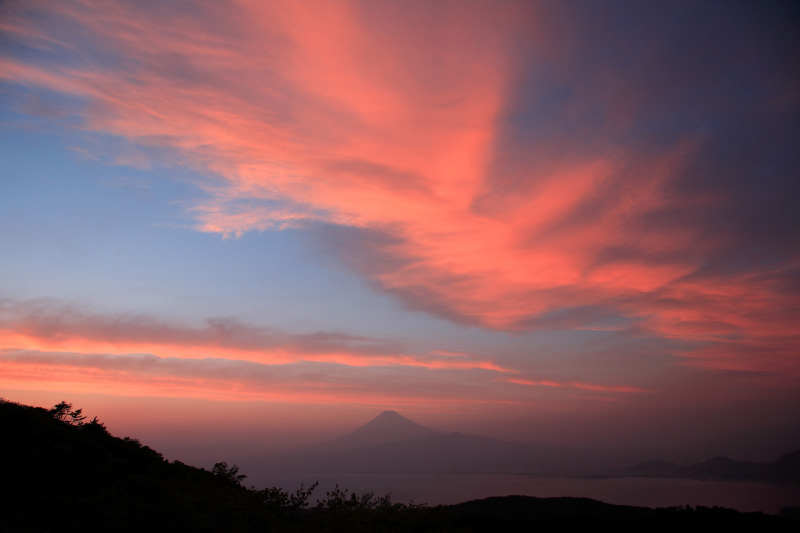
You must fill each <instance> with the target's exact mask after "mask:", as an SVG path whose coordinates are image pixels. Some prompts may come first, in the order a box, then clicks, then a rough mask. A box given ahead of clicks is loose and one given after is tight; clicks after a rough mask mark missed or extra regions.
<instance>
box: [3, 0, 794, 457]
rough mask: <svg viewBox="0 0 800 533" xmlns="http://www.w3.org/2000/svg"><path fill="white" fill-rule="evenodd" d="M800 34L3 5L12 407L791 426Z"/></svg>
mask: <svg viewBox="0 0 800 533" xmlns="http://www.w3.org/2000/svg"><path fill="white" fill-rule="evenodd" d="M798 23H800V8H798V5H797V3H795V2H790V1H785V2H782V1H775V0H772V1H764V2H737V1H725V2H717V1H706V2H682V1H652V2H635V1H632V0H630V1H614V0H611V1H604V2H600V1H593V0H583V1H578V0H564V1H560V2H550V1H542V2H537V1H523V2H514V1H492V2H488V1H478V0H476V1H444V0H443V1H437V2H429V1H413V0H411V1H405V2H390V1H380V0H379V1H350V0H337V1H304V2H294V1H282V0H271V1H269V2H262V1H251V0H231V1H216V0H215V1H191V2H189V1H172V2H157V1H152V2H151V1H141V2H126V1H113V0H106V1H97V2H95V1H90V0H83V1H78V0H75V1H73V0H59V1H46V0H27V1H21V0H9V1H6V2H3V3H2V4H0V114H1V115H0V116H2V122H1V124H2V127H1V128H0V273H1V275H0V396H2V397H4V398H6V399H8V400H13V401H20V402H23V403H29V404H33V405H42V406H50V405H53V404H55V403H57V402H59V401H61V400H66V401H68V402H71V403H73V404H75V406H76V407H78V406H80V407H82V408H84V410H85V412H86V413H89V414H90V415H92V416H93V415H97V416H98V418H100V419H101V420H103V421H105V422H106V424H107V425H108V427H109V429H110V430H111V432H112V433H113V434H116V435H120V436H121V435H132V436H135V437H138V438H142V440H143V441H145V442H148V443H150V442H152V443H154V444H155V445H156V447H158V446H159V445H161V446H162V447H163V446H166V447H167V448H168V449H177V448H169V446H178V445H179V444H181V443H184V444H185V443H186V442H189V441H191V442H194V443H198V442H200V443H202V442H210V441H212V440H215V439H216V440H219V439H224V438H226V439H231V440H248V439H249V440H260V441H262V442H265V443H267V442H268V443H271V444H280V443H289V442H290V441H292V439H295V440H298V441H299V440H303V439H307V440H313V439H314V438H319V437H322V436H330V435H334V434H336V433H337V432H338V433H342V432H344V431H347V430H349V429H352V428H353V427H356V426H357V425H359V424H362V423H364V422H366V421H367V420H369V419H370V418H371V417H373V416H375V415H377V414H378V413H379V412H380V411H382V410H384V409H394V410H397V411H399V412H401V413H402V414H404V415H406V416H408V417H409V418H412V419H413V420H416V421H418V422H420V423H423V424H427V425H430V426H433V427H437V428H441V429H445V430H452V431H462V432H472V433H479V434H483V435H489V436H494V437H499V438H508V439H515V440H524V441H532V442H552V443H557V442H558V443H570V444H581V443H606V444H620V445H634V444H636V445H640V444H641V445H644V444H647V445H650V446H655V445H658V444H666V443H678V442H691V441H693V440H697V439H700V438H703V437H707V436H709V435H712V434H715V433H720V432H725V431H733V430H737V429H741V428H745V427H748V426H756V425H787V424H795V425H796V424H797V421H798V420H800V416H799V415H800V413H799V412H798V411H800V327H799V326H800V319H799V318H798V317H800V239H798V234H799V232H800V209H798V208H797V203H798V200H800V184H799V181H798V179H799V177H800V148H799V147H800V68H798V57H800V31H798V30H799V29H800V28H799V26H800V24H798ZM265 445H266V444H265ZM787 451H788V450H787Z"/></svg>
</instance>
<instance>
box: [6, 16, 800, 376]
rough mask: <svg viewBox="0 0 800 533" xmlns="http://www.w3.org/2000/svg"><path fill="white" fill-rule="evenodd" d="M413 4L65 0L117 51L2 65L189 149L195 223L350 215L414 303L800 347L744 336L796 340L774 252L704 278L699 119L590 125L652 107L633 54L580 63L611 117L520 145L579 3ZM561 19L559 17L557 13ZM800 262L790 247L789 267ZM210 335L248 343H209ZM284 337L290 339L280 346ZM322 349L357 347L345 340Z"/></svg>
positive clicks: (378, 272) (577, 107)
mask: <svg viewBox="0 0 800 533" xmlns="http://www.w3.org/2000/svg"><path fill="white" fill-rule="evenodd" d="M38 7H40V8H43V5H42V6H38ZM417 8H418V9H406V8H405V7H402V8H401V7H400V6H398V5H393V4H391V3H387V4H382V3H381V4H379V5H376V4H374V3H372V2H355V1H354V2H335V3H330V2H320V3H307V2H306V3H302V4H298V3H296V2H269V3H263V2H244V1H243V2H237V3H233V4H229V5H225V6H224V7H222V6H216V5H209V6H205V7H203V8H198V9H196V10H193V11H186V10H181V9H179V8H174V9H172V8H168V7H167V8H164V9H166V10H168V15H169V16H164V13H160V12H155V11H147V10H143V9H140V8H139V7H138V6H137V5H136V4H131V3H125V2H119V3H109V4H107V5H105V6H104V8H103V9H95V8H88V7H86V6H83V5H81V4H72V3H68V2H59V3H58V4H57V5H55V6H47V9H48V10H49V11H50V13H49V14H48V15H47V16H50V17H54V18H56V19H58V20H59V21H65V20H68V21H69V22H70V23H71V24H73V25H74V27H75V28H79V29H80V32H81V38H77V37H75V36H73V37H74V38H75V43H73V44H70V47H71V49H76V50H79V51H80V52H82V53H84V54H86V57H89V58H92V57H93V54H96V50H97V49H99V48H101V49H102V50H104V51H105V52H106V53H107V54H108V55H109V56H110V57H112V58H113V60H110V61H109V60H108V59H106V60H105V61H102V60H101V59H102V58H101V59H97V60H94V61H93V60H91V59H87V60H84V61H80V62H73V63H70V64H60V63H58V62H56V61H50V62H48V61H46V60H41V61H40V62H39V63H38V64H36V63H34V64H26V63H23V62H21V61H19V60H15V59H13V58H10V57H7V56H6V57H2V58H0V72H2V76H3V78H4V79H5V80H7V81H13V82H16V83H22V84H26V85H30V86H36V87H43V88H46V89H50V90H54V91H60V92H64V93H69V94H71V95H77V96H81V97H84V98H86V99H87V100H88V102H89V104H88V107H87V109H86V110H85V112H84V113H85V114H84V118H85V120H86V124H85V128H87V129H89V130H92V131H100V132H104V133H110V134H113V135H118V136H123V137H127V138H130V139H132V140H134V141H136V142H138V143H140V144H141V145H143V146H148V145H150V146H159V147H163V146H166V147H169V148H171V149H173V150H175V152H176V153H177V154H178V156H177V157H178V158H179V160H180V162H181V163H183V164H188V165H191V166H194V167H196V168H199V169H202V170H204V171H210V172H211V173H213V175H214V176H215V178H214V179H209V180H207V181H202V182H198V184H197V185H198V186H199V187H202V188H203V189H204V190H205V192H207V193H208V194H209V199H208V200H203V201H198V202H197V203H196V205H194V206H193V207H192V208H190V211H189V212H190V213H191V214H192V216H194V217H195V219H196V225H195V228H196V229H197V230H199V231H204V232H212V233H218V234H220V235H222V236H240V235H242V234H243V233H244V232H247V231H265V230H269V229H281V228H286V227H303V228H307V229H310V230H312V231H319V225H320V224H321V225H334V226H343V227H348V228H352V229H353V230H354V231H353V232H352V234H351V235H350V239H351V241H352V247H351V248H348V250H352V249H353V248H357V249H359V255H358V257H357V260H354V258H352V257H350V258H348V257H346V256H344V255H343V257H342V259H343V260H344V261H346V262H348V261H349V264H351V265H352V266H353V268H354V269H356V270H357V271H358V272H359V273H360V274H362V275H364V276H365V277H367V278H369V279H370V280H371V281H373V282H374V284H375V286H377V287H379V288H381V289H382V290H384V291H387V292H389V293H391V294H394V295H396V296H397V297H399V298H400V299H402V300H403V301H404V302H406V303H407V304H408V305H409V306H411V307H413V308H416V309H423V310H426V311H429V312H432V313H436V314H439V315H442V316H445V317H447V318H449V319H452V320H455V321H459V322H463V323H468V324H476V325H480V326H483V327H487V328H494V329H500V330H524V329H534V328H537V327H548V326H547V325H548V324H549V327H560V328H570V327H574V328H587V329H609V330H626V329H627V330H630V329H636V331H639V332H646V333H647V334H652V335H657V336H662V337H666V338H680V339H683V340H686V341H690V342H696V343H705V342H722V341H724V342H725V343H728V344H730V343H734V344H736V343H737V342H739V343H740V344H741V346H742V348H741V349H740V350H739V349H737V350H733V351H731V352H730V353H732V354H733V353H738V354H739V355H731V356H730V357H722V356H720V355H715V356H714V357H705V356H701V353H709V352H699V351H698V352H693V351H691V350H690V351H687V352H686V357H688V358H690V359H691V360H692V362H693V363H694V364H699V365H703V364H708V365H711V366H713V367H717V366H720V365H721V366H725V365H726V364H727V365H729V366H731V367H733V368H743V367H748V368H750V367H759V368H761V369H762V370H764V369H765V370H773V371H779V370H785V369H787V368H794V367H795V364H794V363H793V362H791V363H786V362H783V361H782V360H781V359H780V358H766V359H765V358H761V359H755V357H756V356H755V355H754V354H753V353H752V352H751V351H749V350H748V349H746V346H758V345H759V339H764V338H767V337H768V338H770V339H772V341H771V342H773V343H778V344H780V345H781V346H783V352H785V353H792V351H793V350H794V352H795V353H796V348H797V347H798V344H797V339H796V338H794V337H793V336H791V335H788V334H787V332H788V331H790V330H791V329H792V327H795V326H796V323H795V322H794V321H792V320H791V319H790V318H788V314H787V313H786V312H785V311H786V310H787V309H796V307H797V303H798V301H797V297H796V295H795V294H794V293H790V292H784V291H782V290H781V288H780V285H779V284H778V283H772V282H770V280H769V279H763V275H764V274H765V273H767V274H768V272H766V271H765V270H763V269H760V270H759V271H758V272H759V274H760V275H762V278H761V279H759V280H753V279H751V278H752V277H749V275H748V274H741V273H736V272H734V273H731V274H722V275H718V276H715V277H714V279H708V278H705V277H702V276H699V275H697V273H698V272H700V271H702V269H703V268H705V267H706V266H707V264H708V262H709V258H715V257H717V256H719V257H723V256H724V254H725V253H727V251H729V250H731V249H735V248H736V246H737V243H738V242H739V241H738V239H740V237H739V236H737V235H736V234H735V232H726V231H712V230H710V229H708V228H709V227H710V225H709V221H708V219H707V218H705V217H706V216H707V215H704V214H703V213H705V212H710V213H712V214H713V213H715V212H720V210H722V209H729V208H730V207H729V206H728V204H730V203H732V198H734V196H728V195H727V193H728V191H726V190H723V189H722V188H708V189H707V190H705V191H702V192H703V194H693V195H686V194H679V193H678V192H676V191H678V190H679V188H680V186H681V185H684V184H685V182H687V181H691V180H690V179H688V178H687V176H688V177H694V176H695V174H692V172H695V173H697V172H699V171H697V169H696V168H695V167H697V166H698V165H700V163H702V162H703V152H704V150H705V149H706V148H707V146H706V142H707V141H706V140H705V139H704V138H703V136H702V135H699V134H695V133H693V132H688V133H685V134H680V135H675V136H673V137H671V138H669V139H668V140H666V141H665V142H656V141H655V140H654V141H652V142H645V141H642V142H638V143H637V142H632V141H626V142H618V143H613V144H611V145H603V144H601V143H600V142H599V141H596V140H595V139H593V138H592V137H591V135H595V136H597V137H598V138H613V137H614V135H617V134H620V132H625V131H626V128H632V127H633V125H635V123H636V117H637V116H639V114H646V113H650V114H651V115H652V114H653V113H654V111H653V110H652V109H651V106H654V105H656V104H657V103H658V102H657V100H658V98H656V97H654V96H652V95H650V94H649V93H647V92H646V91H642V93H641V94H638V93H637V94H636V95H635V97H634V96H633V95H631V90H628V91H623V92H621V93H620V92H619V91H617V89H618V88H620V87H625V86H626V82H627V81H629V80H628V78H626V77H625V75H626V74H628V72H627V71H625V70H623V69H622V68H616V67H615V66H614V65H613V64H611V63H610V62H609V63H603V64H602V65H601V66H592V68H591V69H590V70H587V71H585V72H588V73H589V74H591V76H592V78H591V79H592V80H594V81H595V82H596V83H597V85H596V86H594V85H591V84H585V83H584V84H581V85H580V86H579V87H576V89H575V90H577V91H580V96H581V98H576V99H574V100H573V101H572V102H571V103H570V104H569V105H565V107H564V110H563V119H564V121H565V122H567V123H569V124H578V125H580V124H582V121H585V122H586V123H589V122H591V120H590V118H591V117H593V116H594V115H593V113H594V112H597V113H599V114H602V118H603V120H600V119H595V120H597V121H600V122H603V124H604V125H603V126H598V127H591V126H585V127H583V128H581V127H579V126H575V127H574V128H573V129H571V130H569V131H557V132H554V133H553V134H552V135H551V136H549V137H546V138H544V139H540V140H539V142H537V143H529V144H526V143H524V142H522V141H517V140H516V139H515V138H514V136H513V135H512V133H513V131H512V130H513V129H514V125H513V124H511V123H510V118H509V117H510V116H511V115H513V112H514V105H519V104H518V103H515V102H516V101H515V100H514V98H515V97H516V98H517V99H522V98H523V97H524V98H527V99H530V100H537V99H544V98H545V96H546V95H545V94H540V93H538V92H537V90H536V89H531V92H530V94H527V93H525V94H523V95H522V96H520V92H521V90H520V89H519V87H518V86H517V84H519V83H520V79H521V78H522V77H523V75H524V74H525V73H526V72H525V71H526V69H530V68H532V67H531V66H530V65H528V64H527V63H525V61H531V58H534V59H535V61H538V62H541V65H540V66H542V69H541V71H540V72H541V76H542V77H544V76H545V75H546V74H547V72H549V71H548V69H547V68H546V67H551V68H552V70H553V71H555V72H556V74H554V76H561V78H558V79H559V80H563V82H564V83H567V82H571V81H573V77H574V76H577V74H576V73H579V72H584V71H583V70H581V67H582V66H584V65H582V63H581V58H579V57H577V55H576V54H578V49H577V47H576V46H575V45H572V46H570V45H569V43H568V41H569V39H570V38H574V37H576V35H577V34H578V30H579V29H580V28H578V27H577V26H570V25H569V18H568V17H565V16H564V15H565V12H566V11H568V10H566V9H565V10H562V9H554V8H547V7H546V6H530V5H523V7H520V6H518V5H516V4H513V3H503V4H501V5H500V6H496V5H491V4H489V3H487V4H479V3H470V4H465V5H459V6H457V7H456V8H455V9H451V8H452V6H448V5H447V4H444V3H441V4H440V3H435V4H428V3H425V4H421V5H419V6H417ZM33 9H36V8H35V7H34V8H33ZM38 16H40V17H44V16H45V15H44V14H42V13H40V14H38ZM15 17H16V18H14V17H10V18H9V20H11V21H12V22H10V24H13V25H15V27H19V28H22V29H20V30H19V31H18V32H16V33H17V38H19V39H23V40H28V41H32V42H36V43H39V44H40V45H42V43H43V42H44V37H43V35H44V34H45V32H41V31H34V29H30V28H33V27H34V26H35V25H34V23H33V22H32V20H33V18H27V16H26V13H24V12H20V13H19V14H17V15H15ZM34 18H35V17H34ZM51 23H52V21H51ZM555 23H559V24H565V25H566V27H565V28H561V27H559V28H560V31H558V32H556V31H554V30H553V27H554V24H555ZM561 29H563V32H562V31H561ZM531 35H533V37H531ZM63 40H64V38H61V39H60V40H59V41H58V42H61V41H63ZM47 45H48V46H50V47H53V46H57V45H55V44H54V43H53V42H51V41H48V42H47ZM520 45H523V46H524V47H525V49H524V50H523V51H522V52H520V51H519V50H518V46H520ZM656 92H657V91H656ZM659 94H660V93H659ZM681 94H683V93H681ZM654 101H655V102H656V104H654V103H653V102H654ZM598 110H599V111H598ZM600 111H602V113H600ZM587 117H588V118H587ZM528 127H529V128H531V129H535V127H536V124H530V125H528ZM630 135H631V136H632V135H633V134H630ZM586 146H589V147H590V148H589V149H587V148H586ZM700 168H701V169H702V168H703V167H702V165H700ZM715 170H719V169H715ZM731 194H732V193H731ZM685 213H688V214H689V215H691V216H688V217H682V215H683V214H685ZM665 214H668V215H669V217H668V219H665V220H664V221H663V222H660V223H659V222H652V220H653V219H656V220H657V219H658V218H659V217H660V216H665V217H666V216H667V215H665ZM684 218H685V220H684ZM376 234H377V235H382V236H385V237H386V238H383V239H372V238H371V237H372V236H374V235H376ZM364 255H368V256H369V257H370V258H373V259H375V260H374V261H362V260H361V259H362V257H363V256H364ZM791 268H792V266H791V262H788V263H786V262H784V263H781V264H780V265H779V266H778V267H776V269H775V272H774V274H775V276H776V277H781V276H783V275H785V274H786V272H788V271H790V270H791ZM575 309H581V310H582V311H581V312H575V311H574V310H575ZM565 310H566V311H565ZM587 310H595V311H596V312H589V311H587ZM610 317H616V319H617V320H616V321H615V320H612V319H611V318H610ZM767 317H768V318H767ZM196 333H197V332H196ZM197 334H198V335H200V336H202V335H205V333H203V334H202V335H201V334H200V333H197ZM734 336H737V337H738V338H739V339H740V341H736V340H733V337H734ZM37 342H38V343H45V344H47V346H44V345H42V344H37V345H35V346H34V345H31V346H32V347H36V346H39V347H50V348H52V347H54V346H55V345H57V344H58V342H61V341H57V340H54V339H50V340H47V341H44V340H42V339H40V338H39V339H38V340H37ZM92 342H101V340H100V339H95V340H93V341H92ZM102 342H104V343H106V345H107V344H108V343H109V342H110V341H108V340H102ZM198 342H200V341H198ZM48 343H49V344H48ZM201 344H202V346H204V347H205V348H207V349H210V345H209V344H208V343H207V342H206V341H205V340H203V341H202V343H201ZM106 345H104V346H106ZM726 345H727V344H726ZM138 346H139V349H143V350H146V351H152V352H159V351H160V350H161V348H159V346H160V345H153V344H145V343H140V344H139V345H138ZM169 346H170V349H171V350H178V347H177V346H174V345H169ZM723 346H724V345H720V346H719V347H718V348H715V350H722V349H723V348H722V347H723ZM81 349H84V348H81ZM98 349H101V350H105V349H106V348H105V347H98ZM212 353H214V354H217V355H220V356H225V357H228V356H230V357H244V355H243V354H246V353H250V352H248V348H247V347H244V346H239V345H237V346H234V347H231V346H228V345H224V344H216V345H213V352H212ZM715 353H717V354H719V352H715ZM745 353H747V354H749V355H744V354H745ZM692 354H694V355H692ZM247 357H262V355H258V356H255V355H248V356H247ZM270 357H274V358H275V360H276V361H284V360H291V359H292V358H293V357H295V356H294V355H292V354H291V353H287V351H286V350H285V349H284V348H282V347H281V348H275V349H273V350H272V352H271V355H270ZM316 357H317V358H327V359H326V360H331V361H334V360H338V361H340V362H345V361H351V363H353V364H355V363H354V362H353V359H352V357H353V356H352V353H351V352H348V351H346V350H344V351H337V350H329V351H328V352H326V353H325V354H324V355H317V356H316ZM359 357H360V356H359ZM380 357H383V358H384V360H383V361H384V363H386V361H388V359H386V358H390V357H395V358H396V357H401V355H400V354H394V355H392V356H388V355H381V356H380ZM402 357H405V356H402ZM743 358H745V359H748V361H749V363H747V364H744V363H743V362H742V361H741V360H740V359H743ZM412 359H413V360H414V361H416V362H417V363H416V364H420V365H423V366H424V365H425V364H427V365H439V367H442V365H445V364H451V365H453V364H454V363H444V362H443V361H437V362H435V363H432V362H421V361H420V360H419V359H414V358H412ZM359 360H360V361H363V360H365V359H363V358H362V359H359ZM378 360H380V359H378ZM394 360H395V361H401V359H394ZM725 361H727V363H726V362H725ZM398 364H409V363H408V360H406V362H405V363H398ZM471 364H477V363H471ZM481 364H483V365H484V367H485V368H490V367H491V365H493V363H491V362H484V363H481ZM451 368H452V366H451ZM493 370H497V371H504V370H505V369H502V368H501V367H499V366H498V367H497V368H494V369H493Z"/></svg>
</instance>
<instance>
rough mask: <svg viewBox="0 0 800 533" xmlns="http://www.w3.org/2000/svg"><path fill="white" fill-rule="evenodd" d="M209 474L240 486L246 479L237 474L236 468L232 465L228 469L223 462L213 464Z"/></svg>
mask: <svg viewBox="0 0 800 533" xmlns="http://www.w3.org/2000/svg"><path fill="white" fill-rule="evenodd" d="M211 473H212V474H214V475H215V476H219V477H221V478H224V479H227V480H228V481H230V482H232V483H235V484H237V485H241V484H242V481H243V480H244V479H245V478H246V477H247V476H246V475H244V474H240V473H239V467H238V466H236V465H233V466H231V467H229V466H228V463H226V462H224V461H223V462H221V463H217V464H215V465H214V468H212V469H211Z"/></svg>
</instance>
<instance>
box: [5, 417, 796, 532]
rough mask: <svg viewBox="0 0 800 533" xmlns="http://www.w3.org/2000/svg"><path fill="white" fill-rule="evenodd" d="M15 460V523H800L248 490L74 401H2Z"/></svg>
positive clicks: (575, 501) (477, 526)
mask: <svg viewBox="0 0 800 533" xmlns="http://www.w3.org/2000/svg"><path fill="white" fill-rule="evenodd" d="M0 424H2V427H3V428H4V432H3V437H2V439H1V441H0V442H1V444H0V451H2V453H3V457H4V458H6V465H5V467H4V469H3V470H4V472H3V478H2V479H3V485H4V488H5V489H6V490H5V491H4V492H5V493H6V494H7V496H5V497H4V498H3V499H2V500H0V501H2V504H1V505H2V509H1V510H2V514H0V517H2V518H0V520H2V524H1V525H2V527H0V529H2V530H3V531H42V532H44V531H398V532H399V531H441V532H446V531H454V532H455V531H464V532H469V531H528V530H531V529H534V528H535V529H536V530H538V531H549V530H554V531H555V530H562V529H563V528H564V527H566V526H581V525H584V526H588V525H593V526H596V525H597V524H598V523H599V524H604V525H608V526H613V527H615V528H616V529H618V530H619V529H623V530H628V529H630V530H633V529H636V530H639V529H641V528H642V527H652V526H665V527H680V526H687V525H693V526H703V525H707V526H712V525H713V526H726V525H733V524H736V525H738V526H739V527H748V526H749V527H754V528H760V529H770V530H787V531H788V530H790V526H793V525H794V526H796V523H795V524H793V523H792V522H790V521H788V520H786V519H782V518H779V517H774V516H766V515H762V514H759V513H738V512H736V511H732V510H728V509H719V508H713V509H706V508H695V509H684V508H670V509H648V508H642V507H627V506H616V505H609V504H605V503H602V502H598V501H594V500H589V499H585V498H545V499H542V498H530V497H521V496H515V497H504V498H488V499H485V500H478V501H473V502H466V503H462V504H459V505H451V506H438V507H424V506H413V505H404V504H397V503H392V502H391V500H390V499H389V498H388V496H387V497H381V498H377V497H375V496H374V495H372V494H369V493H367V494H351V493H349V492H347V491H346V490H335V491H333V492H329V493H327V494H325V495H316V494H314V493H313V492H312V491H313V486H312V487H311V488H310V489H303V488H301V489H298V490H296V491H295V492H291V493H290V492H287V491H285V490H283V489H280V488H275V487H273V488H270V489H264V490H256V489H247V488H245V487H244V486H243V485H242V483H241V481H242V478H243V477H244V476H241V475H239V474H238V471H237V468H236V467H234V466H230V467H229V466H228V465H227V464H225V463H218V464H217V465H215V467H214V468H213V469H212V470H211V471H207V470H203V469H199V468H195V467H192V466H188V465H185V464H183V463H181V462H179V461H173V462H169V461H166V460H164V458H163V457H162V456H161V455H160V454H159V453H157V452H155V451H154V450H152V449H150V448H148V447H147V446H143V445H142V444H141V443H139V442H138V441H137V440H135V439H130V438H124V439H121V438H117V437H113V436H112V435H110V434H109V433H108V432H107V431H106V429H105V427H104V426H103V424H102V423H101V422H99V421H97V420H96V419H95V420H92V421H90V422H86V419H85V417H84V416H83V415H82V413H81V412H80V410H73V409H72V407H71V406H70V405H69V404H66V403H62V404H60V405H58V406H56V407H54V408H53V409H50V410H47V409H43V408H38V407H29V406H24V405H19V404H15V403H11V402H6V401H0Z"/></svg>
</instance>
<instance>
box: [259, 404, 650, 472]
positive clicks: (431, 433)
mask: <svg viewBox="0 0 800 533" xmlns="http://www.w3.org/2000/svg"><path fill="white" fill-rule="evenodd" d="M643 458H644V457H635V456H631V455H630V454H622V453H615V452H601V451H591V450H585V449H574V448H568V447H563V446H552V445H543V444H529V443H520V442H509V441H503V440H498V439H493V438H489V437H483V436H480V435H470V434H463V433H445V432H442V431H437V430H435V429H431V428H428V427H426V426H423V425H421V424H418V423H416V422H413V421H411V420H409V419H408V418H406V417H404V416H402V415H400V414H399V413H397V412H396V411H384V412H382V413H381V414H379V415H378V416H377V417H375V418H374V419H372V420H371V421H369V422H367V423H366V424H364V425H363V426H361V427H359V428H357V429H355V430H353V431H351V432H349V433H347V434H345V435H342V436H341V437H338V438H335V439H331V440H328V441H325V442H322V443H319V444H317V445H314V446H310V447H306V448H301V449H296V450H293V451H292V452H289V453H284V454H279V455H263V456H261V457H251V458H249V460H248V461H246V463H249V464H248V466H249V467H250V468H252V469H253V470H254V471H262V472H293V471H304V472H319V473H419V474H431V473H448V474H475V473H483V474H489V473H508V474H510V473H515V474H545V475H562V474H571V475H582V474H586V475H592V474H596V473H597V472H599V471H604V470H605V469H608V468H622V467H624V466H628V465H630V464H631V463H633V462H635V461H637V460H641V459H643Z"/></svg>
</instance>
